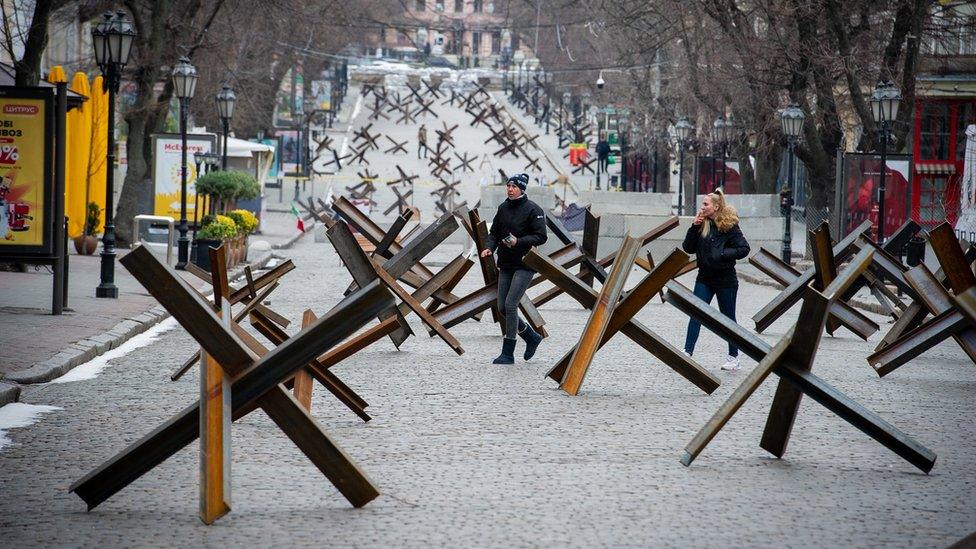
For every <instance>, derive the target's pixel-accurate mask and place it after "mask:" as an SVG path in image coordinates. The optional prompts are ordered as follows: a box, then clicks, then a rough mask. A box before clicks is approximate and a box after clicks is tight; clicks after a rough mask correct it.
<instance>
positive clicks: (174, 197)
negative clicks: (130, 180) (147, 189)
mask: <svg viewBox="0 0 976 549" xmlns="http://www.w3.org/2000/svg"><path fill="white" fill-rule="evenodd" d="M215 142H216V136H214V135H207V134H189V135H187V136H186V170H187V171H186V218H187V219H189V220H191V221H192V220H193V213H194V210H195V208H196V187H195V183H196V180H197V169H196V164H195V163H194V162H193V155H194V153H198V152H200V153H209V152H213V151H214V148H215V146H214V144H215ZM182 151H183V146H182V143H181V141H180V136H179V135H177V134H156V135H153V171H152V174H153V188H154V189H155V191H154V193H155V201H154V206H153V214H154V215H165V216H169V217H172V218H173V219H176V220H179V219H180V198H181V194H180V187H181V186H182V185H181V179H180V176H181V174H182V169H181V166H182ZM201 169H202V166H201Z"/></svg>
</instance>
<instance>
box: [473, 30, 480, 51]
mask: <svg viewBox="0 0 976 549" xmlns="http://www.w3.org/2000/svg"><path fill="white" fill-rule="evenodd" d="M471 55H475V56H478V55H481V33H480V32H472V33H471Z"/></svg>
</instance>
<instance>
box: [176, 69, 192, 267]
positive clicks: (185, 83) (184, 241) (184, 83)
mask: <svg viewBox="0 0 976 549" xmlns="http://www.w3.org/2000/svg"><path fill="white" fill-rule="evenodd" d="M196 88H197V69H196V68H195V67H194V66H193V65H191V64H190V60H189V59H187V58H186V57H181V58H180V62H179V64H178V65H176V67H174V68H173V90H174V91H175V93H176V97H177V98H179V100H180V145H181V147H180V227H179V231H180V238H179V240H178V241H177V244H178V246H177V261H176V268H177V269H185V268H186V264H187V262H188V261H189V256H190V239H189V238H188V237H187V236H186V233H187V224H186V117H187V112H188V111H189V108H190V99H192V98H193V93H194V92H195V91H196Z"/></svg>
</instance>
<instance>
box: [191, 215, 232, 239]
mask: <svg viewBox="0 0 976 549" xmlns="http://www.w3.org/2000/svg"><path fill="white" fill-rule="evenodd" d="M235 236H237V224H236V223H234V220H233V219H231V218H229V217H227V216H226V215H218V216H217V217H216V218H214V220H213V222H211V223H208V224H206V225H204V226H203V228H202V229H200V232H198V233H197V238H199V239H202V240H226V239H228V238H234V237H235Z"/></svg>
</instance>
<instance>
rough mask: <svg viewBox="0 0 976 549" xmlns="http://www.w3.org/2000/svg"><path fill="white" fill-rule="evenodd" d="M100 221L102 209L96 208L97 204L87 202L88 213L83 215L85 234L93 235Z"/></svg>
mask: <svg viewBox="0 0 976 549" xmlns="http://www.w3.org/2000/svg"><path fill="white" fill-rule="evenodd" d="M101 219H102V209H101V208H99V207H98V203H96V202H89V203H88V212H87V215H85V234H88V235H93V234H95V229H97V228H98V223H99V222H100V221H101Z"/></svg>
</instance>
